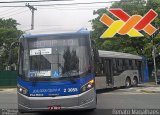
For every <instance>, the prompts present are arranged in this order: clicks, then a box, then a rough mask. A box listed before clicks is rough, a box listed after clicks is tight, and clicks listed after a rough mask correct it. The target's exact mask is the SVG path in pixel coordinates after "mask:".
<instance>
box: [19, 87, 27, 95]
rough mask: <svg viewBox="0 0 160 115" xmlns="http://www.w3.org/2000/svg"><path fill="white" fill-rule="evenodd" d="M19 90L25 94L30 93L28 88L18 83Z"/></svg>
mask: <svg viewBox="0 0 160 115" xmlns="http://www.w3.org/2000/svg"><path fill="white" fill-rule="evenodd" d="M17 90H18V92H19V93H22V94H24V95H27V94H28V90H27V89H26V88H24V87H22V86H20V85H17Z"/></svg>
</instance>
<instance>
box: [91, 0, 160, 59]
mask: <svg viewBox="0 0 160 115" xmlns="http://www.w3.org/2000/svg"><path fill="white" fill-rule="evenodd" d="M111 8H122V9H123V10H124V11H125V12H127V13H128V14H129V15H135V14H138V15H141V16H144V15H145V14H146V13H147V12H148V11H149V10H150V9H153V10H155V11H156V12H157V13H158V14H159V15H158V17H157V18H156V19H155V20H154V21H153V22H152V25H154V26H156V27H157V26H160V1H159V0H147V2H146V0H121V1H119V2H115V3H113V4H112V5H111ZM103 13H105V14H107V15H109V16H110V17H112V18H113V19H115V20H116V18H115V17H114V16H113V15H111V14H110V13H109V12H108V11H107V9H105V8H101V9H98V10H97V11H94V13H93V14H94V15H97V17H96V18H95V19H92V21H91V22H92V28H93V31H92V38H93V39H94V40H95V41H96V44H97V46H98V48H99V49H102V50H111V51H120V52H126V53H132V54H138V55H143V56H145V57H148V58H149V59H151V57H152V46H153V44H152V43H151V39H152V38H151V37H150V36H149V35H147V34H146V33H145V32H143V35H144V37H140V38H131V37H129V36H128V35H125V36H120V35H118V34H117V35H116V36H115V37H113V38H109V39H106V40H104V39H101V38H100V36H101V35H102V33H103V32H104V31H105V30H106V29H107V28H108V27H107V26H105V25H104V24H102V23H101V22H100V21H99V19H100V17H101V16H102V14H103ZM159 42H160V36H159V35H158V36H157V37H156V38H154V43H155V44H157V43H159Z"/></svg>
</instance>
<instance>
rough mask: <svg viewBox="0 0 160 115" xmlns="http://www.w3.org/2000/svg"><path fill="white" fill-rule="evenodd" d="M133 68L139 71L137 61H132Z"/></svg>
mask: <svg viewBox="0 0 160 115" xmlns="http://www.w3.org/2000/svg"><path fill="white" fill-rule="evenodd" d="M132 66H133V69H134V70H135V69H137V65H136V60H132Z"/></svg>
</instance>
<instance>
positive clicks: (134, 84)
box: [133, 77, 138, 87]
mask: <svg viewBox="0 0 160 115" xmlns="http://www.w3.org/2000/svg"><path fill="white" fill-rule="evenodd" d="M137 85H138V79H137V77H134V78H133V86H134V87H136V86H137Z"/></svg>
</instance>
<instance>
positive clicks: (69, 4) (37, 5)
mask: <svg viewBox="0 0 160 115" xmlns="http://www.w3.org/2000/svg"><path fill="white" fill-rule="evenodd" d="M112 2H119V1H109V2H88V3H69V4H39V5H33V6H57V5H58V6H61V5H63V6H65V5H66V6H67V5H86V4H106V3H112Z"/></svg>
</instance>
